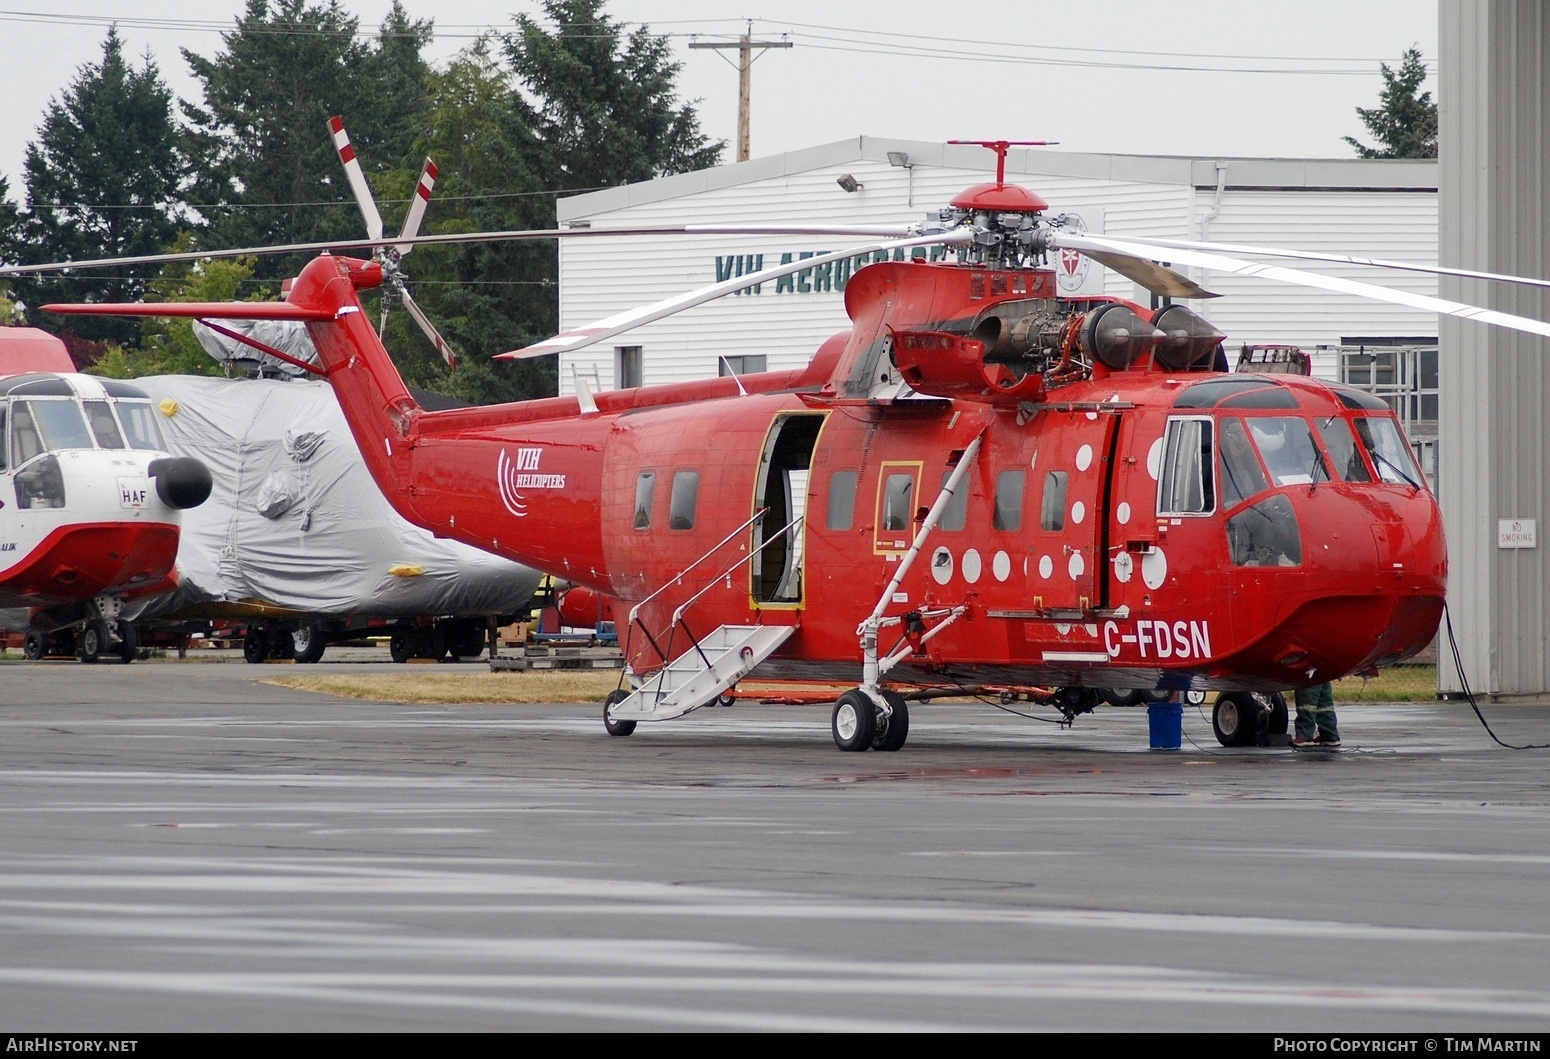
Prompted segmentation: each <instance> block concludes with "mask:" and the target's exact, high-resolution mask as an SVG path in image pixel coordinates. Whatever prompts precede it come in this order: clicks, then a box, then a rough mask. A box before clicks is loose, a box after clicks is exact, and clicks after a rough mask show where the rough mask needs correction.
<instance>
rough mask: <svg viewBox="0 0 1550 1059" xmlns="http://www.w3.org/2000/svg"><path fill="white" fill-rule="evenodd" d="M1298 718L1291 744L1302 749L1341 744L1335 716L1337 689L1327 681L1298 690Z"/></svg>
mask: <svg viewBox="0 0 1550 1059" xmlns="http://www.w3.org/2000/svg"><path fill="white" fill-rule="evenodd" d="M1295 697H1296V702H1297V722H1296V725H1295V731H1294V734H1293V736H1292V747H1293V749H1296V750H1302V749H1304V748H1306V747H1319V748H1322V749H1324V750H1335V749H1338V748H1339V746H1340V726H1339V724H1338V722H1337V721H1336V718H1335V690H1334V688H1332V687H1331V686H1330V684H1329V682H1328V681H1325V682H1324V683H1322V684H1319V685H1318V686H1316V687H1312V688H1304V689H1303V690H1301V691H1298V692H1296V693H1295Z"/></svg>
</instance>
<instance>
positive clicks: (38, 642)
mask: <svg viewBox="0 0 1550 1059" xmlns="http://www.w3.org/2000/svg"><path fill="white" fill-rule="evenodd" d="M46 654H48V633H46V632H39V631H38V630H37V629H28V630H27V635H26V637H25V638H24V639H23V640H22V657H24V658H27V659H29V660H31V661H33V662H36V661H37V660H38V659H40V658H42V657H43V656H44V655H46Z"/></svg>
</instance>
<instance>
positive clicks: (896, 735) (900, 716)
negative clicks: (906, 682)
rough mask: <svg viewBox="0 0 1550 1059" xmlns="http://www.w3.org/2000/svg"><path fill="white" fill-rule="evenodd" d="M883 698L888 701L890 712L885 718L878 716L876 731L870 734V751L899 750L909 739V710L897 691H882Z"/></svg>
mask: <svg viewBox="0 0 1550 1059" xmlns="http://www.w3.org/2000/svg"><path fill="white" fill-rule="evenodd" d="M883 698H884V699H886V700H888V708H889V709H890V710H891V711H892V712H891V713H890V714H889V716H887V717H883V716H882V715H881V714H878V717H877V729H876V731H874V732H873V733H872V749H873V750H888V751H892V750H899V749H901V748H902V747H903V746H904V741H905V740H906V739H908V738H909V734H910V708H909V706H908V705H906V704H905V702H904V696H903V695H900V694H899V693H898V692H897V691H884V692H883Z"/></svg>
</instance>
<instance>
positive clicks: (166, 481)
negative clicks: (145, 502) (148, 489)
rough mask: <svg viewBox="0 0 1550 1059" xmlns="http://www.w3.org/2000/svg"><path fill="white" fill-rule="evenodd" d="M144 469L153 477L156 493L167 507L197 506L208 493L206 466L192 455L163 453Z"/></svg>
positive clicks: (183, 507) (208, 477)
mask: <svg viewBox="0 0 1550 1059" xmlns="http://www.w3.org/2000/svg"><path fill="white" fill-rule="evenodd" d="M146 473H147V474H149V475H150V476H151V477H152V478H155V479H156V495H157V496H159V497H161V502H162V503H164V504H166V505H167V506H168V507H173V508H177V509H179V510H180V511H181V510H186V509H187V508H191V507H198V506H199V505H200V504H202V503H204V502H205V501H206V500H207V499H209V496H210V487H211V485H212V484H213V482H212V480H211V478H210V468H208V467H206V466H205V465H204V464H203V463H200V462H199V461H198V460H196V459H194V458H193V457H192V456H164V457H162V458H161V459H159V460H152V461H151V463H150V466H148V467H147V468H146Z"/></svg>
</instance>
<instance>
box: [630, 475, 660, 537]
mask: <svg viewBox="0 0 1550 1059" xmlns="http://www.w3.org/2000/svg"><path fill="white" fill-rule="evenodd" d="M656 488H657V472H656V471H641V472H640V475H639V476H638V477H636V479H635V522H634V525H635V528H636V529H638V530H643V529H650V528H651V496H652V494H653V493H654V492H656Z"/></svg>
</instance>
